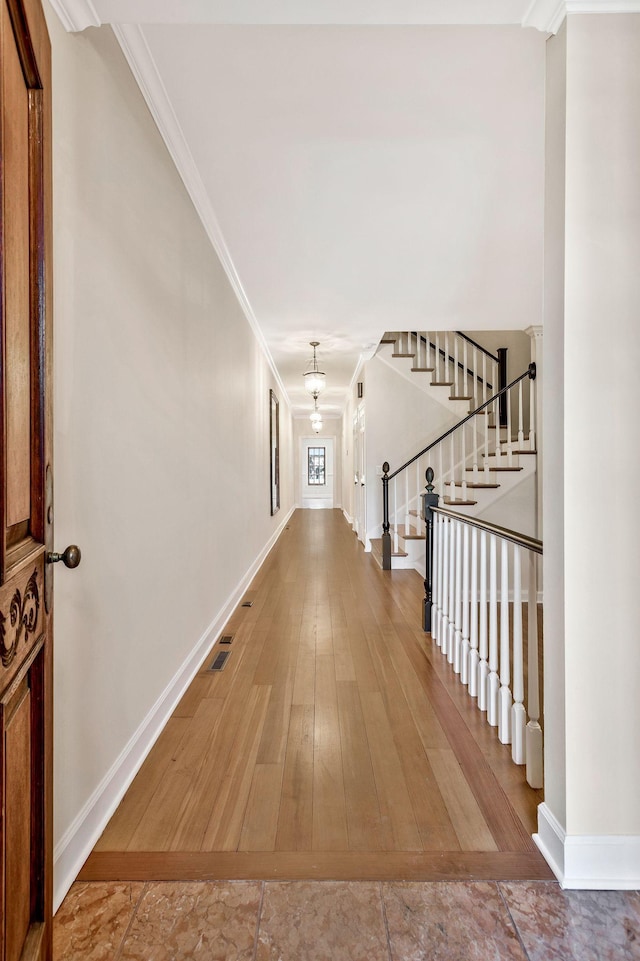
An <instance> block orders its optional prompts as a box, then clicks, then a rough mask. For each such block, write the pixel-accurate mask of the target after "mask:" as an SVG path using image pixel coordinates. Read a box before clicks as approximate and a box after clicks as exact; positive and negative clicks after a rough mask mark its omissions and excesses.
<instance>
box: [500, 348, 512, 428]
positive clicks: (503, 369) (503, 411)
mask: <svg viewBox="0 0 640 961" xmlns="http://www.w3.org/2000/svg"><path fill="white" fill-rule="evenodd" d="M507 350H508V347H498V390H502V388H503V387H506V386H507V384H508V383H509V381H508V380H507ZM508 403H510V401H509V396H508V392H507V393H505V394H500V397H499V398H498V412H499V416H500V426H501V427H506V426H507V404H508ZM507 440H509V441H510V440H511V438H510V437H508V438H507Z"/></svg>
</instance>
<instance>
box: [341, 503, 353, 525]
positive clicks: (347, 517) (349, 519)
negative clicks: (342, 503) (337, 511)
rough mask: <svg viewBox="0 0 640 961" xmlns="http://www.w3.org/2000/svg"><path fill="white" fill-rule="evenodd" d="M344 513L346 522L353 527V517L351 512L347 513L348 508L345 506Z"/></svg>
mask: <svg viewBox="0 0 640 961" xmlns="http://www.w3.org/2000/svg"><path fill="white" fill-rule="evenodd" d="M342 513H343V514H344V519H345V520H346V522H347V524H348V525H349V527H353V517H351V515H350V514H347V512H346V510H345V509H344V507H343V508H342Z"/></svg>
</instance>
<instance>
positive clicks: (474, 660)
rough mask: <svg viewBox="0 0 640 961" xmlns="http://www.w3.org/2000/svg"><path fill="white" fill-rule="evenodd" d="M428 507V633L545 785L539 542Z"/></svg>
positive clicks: (537, 783)
mask: <svg viewBox="0 0 640 961" xmlns="http://www.w3.org/2000/svg"><path fill="white" fill-rule="evenodd" d="M431 487H432V489H433V485H431ZM431 511H432V518H433V521H432V525H433V529H432V535H431V543H432V558H431V561H428V563H427V581H426V582H425V583H426V584H428V585H429V586H428V587H427V600H428V603H429V604H430V605H431V610H430V613H429V625H430V628H431V636H432V637H433V639H434V640H435V642H436V644H437V645H438V647H439V648H440V649H441V652H442V654H443V655H444V656H445V657H446V660H447V661H448V663H449V664H451V665H452V666H453V672H454V674H456V675H459V679H460V683H461V684H463V685H464V686H465V687H466V688H467V691H468V694H469V696H470V697H471V698H473V699H474V700H475V702H476V704H477V707H478V710H480V711H482V712H483V713H485V714H486V720H487V723H488V724H489V725H491V726H492V727H496V728H497V734H498V738H499V740H500V741H501V742H502V743H503V744H510V745H511V756H512V759H513V761H514V762H515V763H516V764H520V765H526V777H527V781H528V783H529V784H530V785H531V787H533V788H540V787H542V784H543V774H542V751H543V738H542V728H541V726H540V698H539V668H538V613H537V610H538V609H537V600H538V599H537V557H538V554H541V553H542V542H541V541H538V540H535V539H534V538H530V537H526V536H525V535H522V534H518V533H516V532H514V531H509V530H506V529H504V528H501V527H497V526H496V525H493V524H488V523H486V522H484V521H480V520H477V519H476V518H469V517H465V516H463V515H461V514H459V513H455V512H453V511H451V510H448V509H446V508H442V507H438V506H433V507H432V508H431ZM430 523H431V521H430ZM527 558H528V582H527V590H526V592H525V591H524V590H523V587H522V569H523V566H525V565H526V562H527ZM431 585H433V588H432V587H431ZM510 585H513V586H512V587H511V586H510ZM524 604H526V605H527V619H526V622H525V621H524V620H523V616H522V609H523V605H524ZM425 619H426V615H425ZM524 623H526V624H527V630H526V632H525V630H524ZM525 644H526V648H527V659H526V665H527V670H526V673H525V657H524V647H525ZM525 682H526V683H525Z"/></svg>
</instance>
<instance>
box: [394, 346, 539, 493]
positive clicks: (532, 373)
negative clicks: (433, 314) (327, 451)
mask: <svg viewBox="0 0 640 961" xmlns="http://www.w3.org/2000/svg"><path fill="white" fill-rule="evenodd" d="M525 377H528V378H529V379H530V380H535V379H536V365H535V364H534V363H531V364H529V367H528V368H527V370H525V372H524V373H523V374H520V376H519V377H516V379H515V380H512V381H511V383H510V384H507V385H506V386H505V387H503V388H502V389H501V390H499V391H497V393H495V394H494V395H493V396H492V397H490V398H489V399H488V400H485V401H484V403H482V404H480V406H479V407H476V409H475V410H472V411H471V413H470V414H467V416H466V417H463V418H462V420H459V421H458V423H457V424H454V425H453V427H450V428H449V430H447V431H445V433H444V434H442V435H441V436H440V437H438V439H437V440H434V441H433V442H432V443H431V444H427V446H426V447H425V448H424V450H421V451H420V452H419V453H418V454H416V455H415V456H414V457H412V458H411V459H410V460H408V461H407V462H406V463H405V464H403V465H402V467H398V469H397V470H394V472H393V474H387V473H386V472H385V474H384V476H383V478H382V479H383V481H385V480H386V481H390V480H392V479H393V478H394V477H395V476H396V475H397V474H400V473H401V472H402V471H403V470H406V468H407V467H409V466H410V465H411V464H414V463H415V462H416V461H417V460H418V458H419V457H422V456H423V454H426V453H427V451H430V450H431V449H432V448H433V447H436V446H437V445H438V444H440V443H441V442H442V441H443V440H446V439H447V437H449V436H450V435H451V434H453V433H454V431H456V430H458V428H459V427H462V425H463V424H466V423H468V422H469V421H470V420H471V418H472V417H475V415H476V414H479V413H480V411H483V410H484V409H485V407H489V405H490V404H492V403H493V402H494V401H495V400H497V399H498V398H499V397H501V396H502V395H503V394H506V392H507V391H509V390H511V388H512V387H515V386H516V384H519V383H520V381H521V380H524V379H525ZM383 469H384V464H383Z"/></svg>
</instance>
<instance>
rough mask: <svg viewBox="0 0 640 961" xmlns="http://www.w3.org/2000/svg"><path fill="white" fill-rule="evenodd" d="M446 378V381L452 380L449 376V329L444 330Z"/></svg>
mask: <svg viewBox="0 0 640 961" xmlns="http://www.w3.org/2000/svg"><path fill="white" fill-rule="evenodd" d="M444 379H445V381H450V380H451V377H450V376H449V331H448V330H445V332H444Z"/></svg>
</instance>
